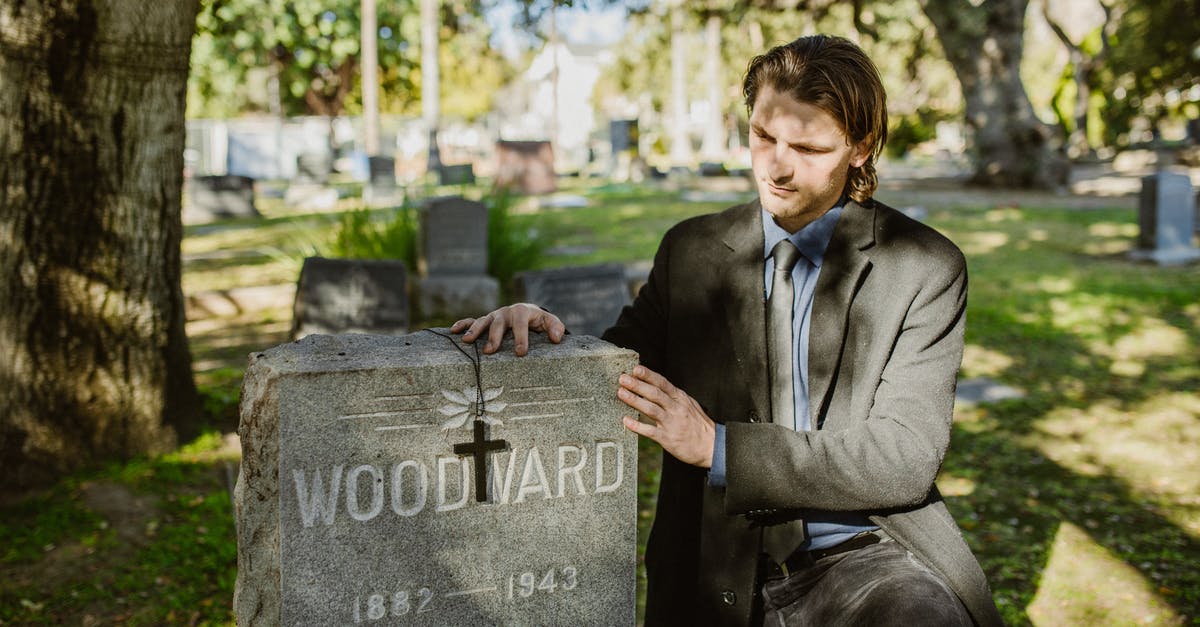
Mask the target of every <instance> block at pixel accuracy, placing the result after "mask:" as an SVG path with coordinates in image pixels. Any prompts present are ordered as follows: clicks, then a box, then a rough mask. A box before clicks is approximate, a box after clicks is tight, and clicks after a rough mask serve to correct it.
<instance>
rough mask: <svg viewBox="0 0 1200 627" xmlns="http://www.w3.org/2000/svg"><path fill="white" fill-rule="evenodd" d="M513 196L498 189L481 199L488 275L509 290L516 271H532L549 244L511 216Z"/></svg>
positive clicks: (533, 227) (531, 227)
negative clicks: (485, 211)
mask: <svg viewBox="0 0 1200 627" xmlns="http://www.w3.org/2000/svg"><path fill="white" fill-rule="evenodd" d="M515 200H516V197H515V196H513V194H512V193H511V192H509V191H508V190H505V189H503V188H501V189H500V190H498V191H497V192H496V193H495V194H492V195H490V196H489V197H488V198H486V199H485V200H484V204H486V205H487V209H488V274H490V275H492V276H494V277H496V279H497V280H498V281H500V286H501V289H502V290H505V291H506V292H507V290H508V289H509V286H510V285H511V284H512V278H513V276H515V275H516V274H517V273H518V272H523V271H525V270H532V269H534V268H536V267H538V265H539V264H540V263H541V261H542V259H543V258H544V257H545V255H546V250H547V249H548V248H549V247H550V241H549V239H548V238H547V237H546V236H545V234H544V233H543V232H542V231H541V230H539V229H538V228H537V224H536V223H534V224H530V222H529V221H528V220H525V221H519V220H518V219H517V217H516V216H514V213H513V210H514V208H515V206H516V205H515V202H514V201H515Z"/></svg>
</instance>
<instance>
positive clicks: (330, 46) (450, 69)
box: [188, 0, 512, 119]
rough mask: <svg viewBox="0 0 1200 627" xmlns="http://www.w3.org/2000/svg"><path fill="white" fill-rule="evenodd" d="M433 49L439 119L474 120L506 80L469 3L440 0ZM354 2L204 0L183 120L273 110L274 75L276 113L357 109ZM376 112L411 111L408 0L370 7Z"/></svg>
mask: <svg viewBox="0 0 1200 627" xmlns="http://www.w3.org/2000/svg"><path fill="white" fill-rule="evenodd" d="M440 4H441V19H440V36H441V41H442V45H441V46H440V48H439V57H440V59H441V90H442V92H443V94H444V95H449V96H450V97H449V98H446V99H444V100H443V105H442V109H443V112H444V113H445V114H446V115H449V116H453V117H463V118H467V119H474V118H476V117H478V116H480V115H482V114H483V113H486V112H487V111H489V110H490V109H491V98H492V96H493V95H494V93H495V92H496V90H497V89H499V87H500V86H501V85H503V84H504V83H505V82H506V81H507V79H508V78H509V77H510V76H511V74H512V69H511V67H509V65H508V63H507V62H506V61H505V60H504V59H503V58H502V57H501V56H500V55H499V54H498V53H495V52H494V51H492V50H491V49H490V47H489V45H488V38H489V37H490V34H491V33H490V29H489V28H488V26H487V23H486V22H485V21H484V19H483V17H482V4H481V3H480V2H478V1H477V0H453V1H447V2H441V3H440ZM360 9H361V2H360V1H359V0H332V1H324V2H320V1H317V0H286V1H285V0H204V2H203V5H202V8H201V11H200V14H199V16H198V17H197V20H196V36H195V38H194V39H193V43H192V63H191V66H192V70H191V78H190V81H189V84H188V116H189V117H233V116H236V115H239V114H243V113H248V112H255V111H259V112H264V111H273V110H275V108H276V104H275V103H272V102H271V79H272V76H273V75H277V76H278V80H279V85H278V95H279V96H278V97H279V103H278V109H279V111H280V112H281V113H282V114H283V115H289V116H291V115H303V114H309V115H342V114H356V113H359V112H360V111H361V106H362V105H361V100H360V98H361V90H360V89H359V84H358V83H359V76H360V68H359V63H360V57H359V54H360V49H359V39H360V37H361V22H360V20H359V14H360ZM377 13H378V18H377V22H378V25H379V37H378V40H377V41H378V45H377V46H378V54H379V77H380V87H381V89H380V108H381V109H382V110H383V111H384V112H386V113H394V114H410V115H411V114H415V113H418V112H419V110H420V101H421V98H420V90H421V73H420V22H419V19H418V12H417V6H416V2H415V0H401V1H400V2H379V3H377Z"/></svg>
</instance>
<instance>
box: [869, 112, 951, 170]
mask: <svg viewBox="0 0 1200 627" xmlns="http://www.w3.org/2000/svg"><path fill="white" fill-rule="evenodd" d="M944 117H947V116H946V115H945V114H939V113H938V112H936V111H934V110H933V109H930V108H928V107H922V108H920V109H918V110H917V111H916V112H915V113H910V114H907V115H902V116H895V117H893V121H892V122H891V124H890V126H891V128H890V129H889V130H888V143H887V146H885V147H884V148H885V150H886V152H887V155H888V156H889V157H892V158H896V159H898V158H901V157H903V156H904V155H906V154H908V151H909V150H910V149H912V147H913V146H916V145H917V144H921V143H923V142H927V141H929V140H931V139H933V138H935V137H937V123H938V122H939V121H940V120H941V119H942V118H944Z"/></svg>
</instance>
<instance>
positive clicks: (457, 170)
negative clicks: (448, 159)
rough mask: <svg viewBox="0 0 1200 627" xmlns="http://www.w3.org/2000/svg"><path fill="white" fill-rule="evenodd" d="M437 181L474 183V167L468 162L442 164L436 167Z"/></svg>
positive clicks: (458, 183) (461, 183) (447, 183)
mask: <svg viewBox="0 0 1200 627" xmlns="http://www.w3.org/2000/svg"><path fill="white" fill-rule="evenodd" d="M438 182H439V183H441V184H442V185H474V184H475V169H474V168H473V167H472V166H471V164H469V163H456V164H454V165H443V166H442V167H441V168H439V169H438Z"/></svg>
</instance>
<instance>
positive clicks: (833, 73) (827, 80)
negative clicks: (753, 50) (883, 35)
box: [742, 35, 887, 202]
mask: <svg viewBox="0 0 1200 627" xmlns="http://www.w3.org/2000/svg"><path fill="white" fill-rule="evenodd" d="M763 86H770V87H772V88H773V89H775V91H778V92H779V93H781V94H788V95H790V96H791V97H793V98H795V99H796V100H798V101H800V102H804V103H808V104H811V105H813V106H816V107H818V108H820V109H821V110H823V111H825V112H826V113H828V114H829V115H831V116H833V119H835V120H837V121H838V122H839V123H840V124H841V126H842V132H844V133H845V134H846V137H847V138H848V139H849V140H850V144H851V145H857V144H859V143H861V142H862V141H863V140H867V139H869V140H870V143H871V146H870V148H871V152H870V154H869V155H868V157H867V160H866V162H865V163H863V165H862V167H859V168H855V167H851V168H850V175H849V177H848V178H847V181H846V192H847V193H848V194H849V195H850V197H851V198H853V199H854V200H856V201H858V202H865V201H866V200H867V199H868V198H870V197H871V195H872V194H874V193H875V187H876V186H877V185H878V182H879V181H878V179H877V178H876V176H875V159H876V158H877V157H878V156H879V153H880V151H882V150H883V145H884V143H886V142H887V94H886V93H884V89H883V82H882V81H881V80H880V79H879V71H878V70H876V69H875V64H874V63H872V62H871V59H869V58H868V57H867V54H866V53H865V52H863V50H862V48H859V47H858V46H857V45H855V44H854V43H853V42H851V41H850V40H848V39H843V38H841V37H833V36H830V35H813V36H809V37H801V38H799V39H797V40H795V41H793V42H791V43H789V44H783V45H780V46H776V47H774V48H771V49H770V50H768V51H767V52H766V53H765V54H761V55H758V56H757V57H754V59H752V60H751V61H750V66H749V68H748V69H747V70H746V78H745V81H743V83H742V93H743V95H745V97H746V108H747V109H748V110H750V111H751V112H752V111H753V110H754V101H755V99H756V98H758V93H759V90H760V89H761V88H762V87H763Z"/></svg>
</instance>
